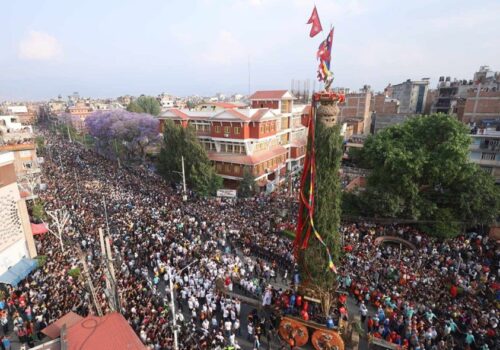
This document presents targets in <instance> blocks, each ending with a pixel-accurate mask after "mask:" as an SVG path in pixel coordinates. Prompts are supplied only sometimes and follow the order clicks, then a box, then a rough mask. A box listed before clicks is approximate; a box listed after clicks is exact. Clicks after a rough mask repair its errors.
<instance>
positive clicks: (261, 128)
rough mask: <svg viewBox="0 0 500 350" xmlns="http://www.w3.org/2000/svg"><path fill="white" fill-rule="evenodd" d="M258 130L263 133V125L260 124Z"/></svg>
mask: <svg viewBox="0 0 500 350" xmlns="http://www.w3.org/2000/svg"><path fill="white" fill-rule="evenodd" d="M260 132H261V133H262V134H263V133H264V125H262V124H261V125H260Z"/></svg>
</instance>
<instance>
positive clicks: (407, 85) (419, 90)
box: [386, 78, 429, 114]
mask: <svg viewBox="0 0 500 350" xmlns="http://www.w3.org/2000/svg"><path fill="white" fill-rule="evenodd" d="M428 88H429V79H428V78H424V79H422V80H419V81H415V80H410V79H408V80H407V81H405V82H403V83H401V84H396V85H389V86H388V87H387V89H386V92H387V93H388V97H392V98H395V99H397V100H398V101H399V112H400V113H404V114H422V113H423V111H424V107H425V100H426V98H427V90H428Z"/></svg>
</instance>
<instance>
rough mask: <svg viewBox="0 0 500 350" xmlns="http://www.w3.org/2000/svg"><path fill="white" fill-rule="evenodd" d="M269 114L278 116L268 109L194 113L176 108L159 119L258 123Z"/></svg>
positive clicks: (274, 116)
mask: <svg viewBox="0 0 500 350" xmlns="http://www.w3.org/2000/svg"><path fill="white" fill-rule="evenodd" d="M268 112H270V113H271V114H270V115H271V116H272V117H273V118H277V117H278V116H277V115H275V114H273V112H272V111H271V110H270V109H269V108H255V109H237V108H228V109H224V110H218V111H195V110H187V109H184V110H180V109H177V108H171V109H169V110H167V111H166V112H164V113H162V114H161V115H160V116H159V117H160V118H172V119H181V120H190V119H195V120H206V121H210V120H217V121H226V120H227V121H230V120H238V121H243V122H250V121H257V122H258V121H260V120H262V118H264V117H265V116H266V115H268Z"/></svg>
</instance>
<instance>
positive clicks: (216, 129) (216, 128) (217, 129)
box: [215, 125, 220, 134]
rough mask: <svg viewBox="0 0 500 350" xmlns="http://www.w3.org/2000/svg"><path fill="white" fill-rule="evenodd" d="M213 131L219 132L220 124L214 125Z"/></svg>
mask: <svg viewBox="0 0 500 350" xmlns="http://www.w3.org/2000/svg"><path fill="white" fill-rule="evenodd" d="M215 133H216V134H220V126H219V125H216V126H215Z"/></svg>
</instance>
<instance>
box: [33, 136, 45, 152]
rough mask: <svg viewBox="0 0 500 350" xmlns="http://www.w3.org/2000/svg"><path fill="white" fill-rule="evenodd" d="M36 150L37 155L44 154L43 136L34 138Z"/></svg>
mask: <svg viewBox="0 0 500 350" xmlns="http://www.w3.org/2000/svg"><path fill="white" fill-rule="evenodd" d="M35 143H36V150H37V152H38V154H44V153H45V138H44V137H43V136H37V137H36V138H35Z"/></svg>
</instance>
